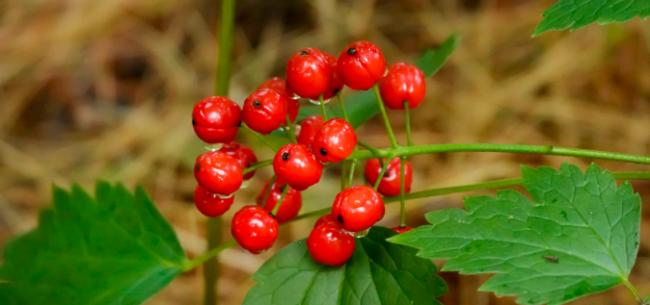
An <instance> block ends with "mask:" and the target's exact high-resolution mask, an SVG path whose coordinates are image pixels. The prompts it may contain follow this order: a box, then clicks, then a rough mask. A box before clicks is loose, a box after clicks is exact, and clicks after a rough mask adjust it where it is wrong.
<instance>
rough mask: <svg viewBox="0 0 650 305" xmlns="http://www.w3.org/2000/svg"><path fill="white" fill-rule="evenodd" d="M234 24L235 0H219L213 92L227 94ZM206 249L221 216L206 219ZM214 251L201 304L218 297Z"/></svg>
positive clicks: (217, 234)
mask: <svg viewBox="0 0 650 305" xmlns="http://www.w3.org/2000/svg"><path fill="white" fill-rule="evenodd" d="M234 26H235V0H222V1H221V15H220V19H219V37H218V40H219V53H218V55H217V64H216V80H215V94H216V95H224V96H225V95H228V91H229V89H230V71H231V67H232V42H233V38H232V34H233V31H234ZM207 226H208V228H207V229H208V230H207V231H208V249H214V248H217V247H219V246H220V244H221V242H222V240H221V235H222V234H221V233H222V231H223V219H222V218H221V217H217V218H212V219H209V220H208V224H207ZM219 252H220V251H218V252H217V253H215V255H214V257H213V258H212V257H208V259H206V260H205V262H204V264H203V284H204V287H205V288H204V289H205V290H204V293H203V304H204V305H216V304H217V299H218V293H217V284H218V280H219V261H218V257H217V255H218V254H219Z"/></svg>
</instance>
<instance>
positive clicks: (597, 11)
mask: <svg viewBox="0 0 650 305" xmlns="http://www.w3.org/2000/svg"><path fill="white" fill-rule="evenodd" d="M543 15H544V18H543V19H542V21H541V22H540V23H539V24H538V25H537V28H536V29H535V32H534V33H533V36H537V35H539V34H542V33H544V32H546V31H551V30H566V29H571V30H575V29H578V28H581V27H583V26H585V25H588V24H590V23H594V22H597V23H599V24H607V23H612V22H623V21H627V20H630V19H632V18H634V17H641V18H645V17H648V16H650V1H648V0H558V1H557V2H556V3H555V4H554V5H553V6H551V7H550V8H548V9H547V10H546V11H544V14H543Z"/></svg>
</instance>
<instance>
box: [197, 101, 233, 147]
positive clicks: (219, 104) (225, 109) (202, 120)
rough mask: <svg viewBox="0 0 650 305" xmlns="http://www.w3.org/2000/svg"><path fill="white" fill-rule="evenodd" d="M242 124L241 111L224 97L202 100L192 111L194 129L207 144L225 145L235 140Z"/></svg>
mask: <svg viewBox="0 0 650 305" xmlns="http://www.w3.org/2000/svg"><path fill="white" fill-rule="evenodd" d="M240 124H241V110H240V109H239V106H238V105H237V104H235V102H233V101H231V100H230V99H228V98H226V97H223V96H210V97H206V98H204V99H202V100H201V101H200V102H199V103H197V104H196V105H195V106H194V110H193V111H192V127H193V128H194V132H195V133H196V135H197V136H198V137H199V138H200V139H201V140H203V141H205V142H207V143H225V142H230V141H232V140H234V139H235V136H236V135H237V130H238V129H239V125H240Z"/></svg>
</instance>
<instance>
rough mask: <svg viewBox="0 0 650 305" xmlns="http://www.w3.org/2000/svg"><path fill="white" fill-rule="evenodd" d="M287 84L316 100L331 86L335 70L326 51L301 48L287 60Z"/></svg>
mask: <svg viewBox="0 0 650 305" xmlns="http://www.w3.org/2000/svg"><path fill="white" fill-rule="evenodd" d="M286 73H287V86H288V88H289V89H290V90H291V91H293V92H294V93H296V94H297V95H299V96H301V97H304V98H308V99H313V100H316V99H318V98H319V96H321V95H324V94H325V93H326V92H327V90H328V89H329V88H330V86H331V83H332V76H333V75H334V71H333V70H332V67H331V66H330V64H329V61H328V59H327V55H326V54H325V52H323V51H321V50H319V49H316V48H305V49H300V50H299V51H298V52H296V53H294V54H293V55H292V56H291V58H289V61H288V62H287V71H286Z"/></svg>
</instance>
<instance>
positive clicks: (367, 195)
mask: <svg viewBox="0 0 650 305" xmlns="http://www.w3.org/2000/svg"><path fill="white" fill-rule="evenodd" d="M332 215H333V216H334V217H335V218H336V220H337V221H338V222H340V223H341V225H342V226H343V228H344V229H346V230H348V231H352V232H359V231H363V230H365V229H368V228H370V227H372V225H374V224H375V223H376V222H377V221H379V220H381V219H382V218H383V217H384V201H383V200H382V199H381V196H380V195H379V193H377V192H375V190H373V189H372V188H371V187H368V186H353V187H349V188H346V189H344V190H343V191H341V192H340V193H338V195H336V198H334V204H333V205H332Z"/></svg>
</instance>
